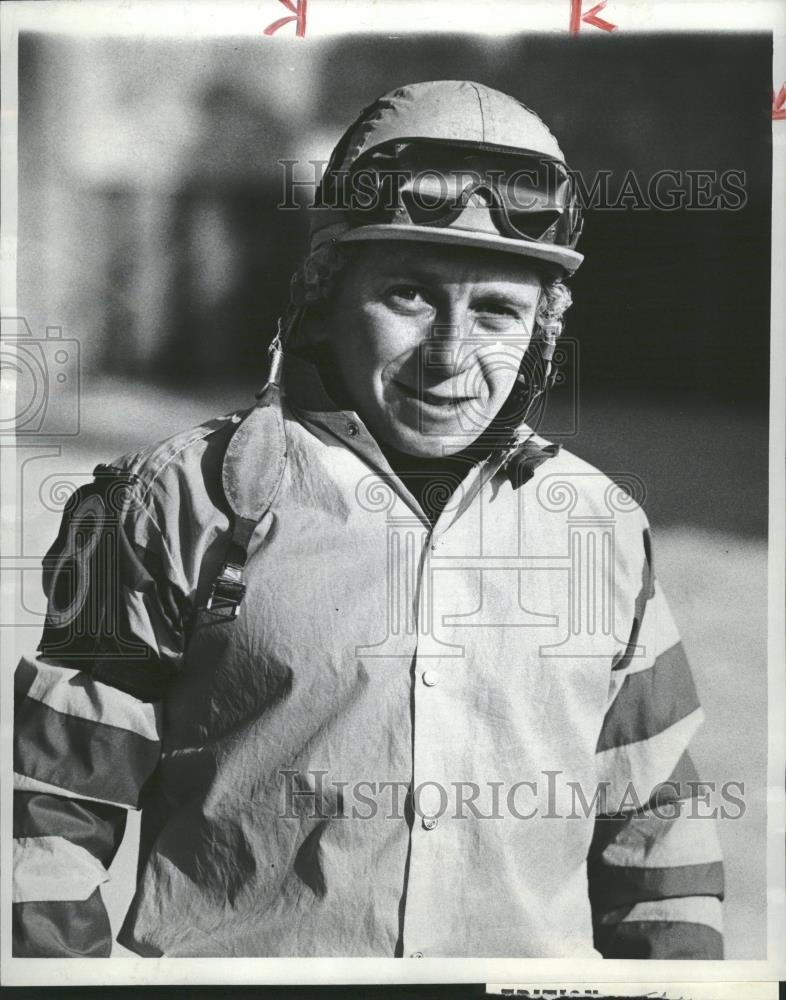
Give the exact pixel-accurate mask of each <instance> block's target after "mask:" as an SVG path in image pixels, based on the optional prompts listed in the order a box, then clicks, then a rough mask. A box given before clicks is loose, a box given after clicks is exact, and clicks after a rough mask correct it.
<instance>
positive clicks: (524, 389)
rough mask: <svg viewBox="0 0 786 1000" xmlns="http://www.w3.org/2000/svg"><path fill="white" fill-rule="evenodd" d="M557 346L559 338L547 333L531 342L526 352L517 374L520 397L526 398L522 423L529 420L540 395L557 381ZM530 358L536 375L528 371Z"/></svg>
mask: <svg viewBox="0 0 786 1000" xmlns="http://www.w3.org/2000/svg"><path fill="white" fill-rule="evenodd" d="M556 348H557V338H556V337H554V336H552V335H549V334H546V336H545V337H544V338H543V339H541V340H538V341H536V342H534V343H531V344H530V345H529V347H528V348H527V350H526V352H525V354H524V358H523V359H522V362H521V367H520V369H519V374H518V375H517V376H516V382H517V388H518V392H519V395H520V398H523V399H524V400H525V408H524V416H523V417H522V423H523V422H525V421H526V420H527V418H528V417H529V414H530V412H531V410H532V408H533V406H534V405H535V404H536V403H537V401H538V400H539V399H540V397H541V396H543V395H544V394H545V393H547V392H548V390H549V389H551V388H553V387H554V384H555V382H556V381H557V376H558V375H559V367H558V366H557V365H556V364H555V363H554V352H555V351H556ZM528 360H529V361H531V363H532V368H533V369H534V377H532V376H529V375H528V374H527V372H526V369H527V361H528Z"/></svg>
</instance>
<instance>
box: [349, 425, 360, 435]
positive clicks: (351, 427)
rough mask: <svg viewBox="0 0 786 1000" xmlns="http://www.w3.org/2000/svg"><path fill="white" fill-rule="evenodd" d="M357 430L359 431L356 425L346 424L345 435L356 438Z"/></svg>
mask: <svg viewBox="0 0 786 1000" xmlns="http://www.w3.org/2000/svg"><path fill="white" fill-rule="evenodd" d="M358 430H359V428H358V425H357V424H356V423H348V424H347V434H349V436H350V437H357V435H358Z"/></svg>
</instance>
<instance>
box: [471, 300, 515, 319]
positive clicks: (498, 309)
mask: <svg viewBox="0 0 786 1000" xmlns="http://www.w3.org/2000/svg"><path fill="white" fill-rule="evenodd" d="M475 312H476V313H478V315H480V316H499V317H503V318H508V319H520V316H519V314H518V313H517V312H516V310H515V309H514V308H513V307H512V306H506V305H504V304H503V303H501V302H479V303H477V305H476V306H475Z"/></svg>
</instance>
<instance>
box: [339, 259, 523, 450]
mask: <svg viewBox="0 0 786 1000" xmlns="http://www.w3.org/2000/svg"><path fill="white" fill-rule="evenodd" d="M539 295H540V280H539V279H538V277H537V276H536V274H535V273H534V272H533V271H532V270H529V269H528V268H527V265H526V263H524V262H522V261H521V260H520V258H515V257H511V256H509V255H506V254H503V253H496V252H494V251H477V250H473V249H471V248H467V247H430V246H428V245H425V244H417V243H395V242H390V243H370V244H367V245H364V246H363V247H362V249H361V250H360V251H359V252H358V253H357V254H356V255H355V257H354V258H353V259H352V260H351V262H350V263H349V264H348V265H347V267H346V269H345V270H344V271H343V272H342V274H341V278H340V283H339V286H338V288H337V292H336V297H335V299H334V303H333V308H332V310H331V312H330V314H329V316H328V319H327V329H326V331H325V332H326V334H327V336H328V337H329V342H330V345H331V353H332V356H333V359H334V363H335V366H336V369H337V374H338V376H339V379H340V381H341V383H342V385H343V389H344V391H345V393H346V395H347V397H348V399H349V400H350V402H351V403H352V405H353V406H354V408H355V410H356V412H357V413H358V414H359V415H360V417H361V418H362V420H363V421H364V423H365V424H366V426H367V427H368V428H369V430H370V431H371V433H372V434H373V435H374V436H375V437H376V438H377V440H378V441H380V442H381V443H383V444H388V445H391V446H392V447H393V448H396V449H398V450H399V451H403V452H407V453H408V454H411V455H421V456H435V455H449V454H453V453H455V452H457V451H460V450H461V449H462V448H466V447H467V446H468V445H469V444H471V442H472V441H473V440H475V438H477V437H478V436H479V435H480V434H481V433H482V432H483V431H484V430H485V429H486V428H487V427H488V426H489V424H490V423H491V421H492V420H493V419H494V417H495V416H496V415H497V413H498V412H499V410H500V408H501V407H502V404H503V403H504V402H505V400H506V399H507V398H508V396H509V394H510V392H511V390H512V389H513V386H514V384H515V380H516V376H517V374H518V371H519V366H520V364H521V360H522V358H523V356H524V352H525V351H526V349H527V345H528V344H529V341H530V337H531V334H532V328H533V321H534V317H535V310H536V308H537V305H538V300H539Z"/></svg>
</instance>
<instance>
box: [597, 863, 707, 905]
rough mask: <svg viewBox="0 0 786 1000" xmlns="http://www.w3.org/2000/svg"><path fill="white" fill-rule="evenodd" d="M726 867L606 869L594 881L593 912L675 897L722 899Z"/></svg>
mask: <svg viewBox="0 0 786 1000" xmlns="http://www.w3.org/2000/svg"><path fill="white" fill-rule="evenodd" d="M723 890H724V886H723V865H722V864H721V863H720V862H718V861H712V862H710V863H709V864H705V865H679V866H677V867H674V868H617V867H614V868H613V869H612V868H611V867H610V866H604V867H603V873H602V875H599V876H598V877H597V878H595V879H594V884H593V891H592V905H593V908H597V909H599V910H613V909H615V908H616V907H619V906H627V905H633V904H634V903H640V902H643V901H647V900H655V899H672V898H674V897H676V896H717V897H718V898H719V899H722V898H723Z"/></svg>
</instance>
